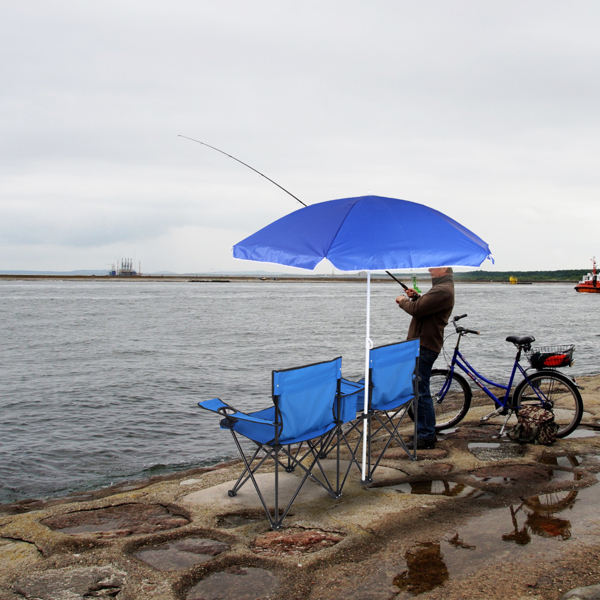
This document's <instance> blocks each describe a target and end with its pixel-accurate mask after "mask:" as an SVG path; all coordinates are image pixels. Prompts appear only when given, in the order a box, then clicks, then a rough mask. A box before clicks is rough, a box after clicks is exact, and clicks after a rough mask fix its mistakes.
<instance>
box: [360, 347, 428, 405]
mask: <svg viewBox="0 0 600 600" xmlns="http://www.w3.org/2000/svg"><path fill="white" fill-rule="evenodd" d="M418 357H419V340H418V339H416V340H408V341H406V342H400V343H397V344H388V345H387V346H379V347H378V348H373V349H372V350H371V352H370V354H369V367H370V370H371V408H372V409H374V410H388V409H390V408H394V407H395V406H400V405H402V404H404V403H405V402H408V401H409V400H411V399H412V398H413V397H414V393H415V388H414V384H415V375H416V370H417V359H418Z"/></svg>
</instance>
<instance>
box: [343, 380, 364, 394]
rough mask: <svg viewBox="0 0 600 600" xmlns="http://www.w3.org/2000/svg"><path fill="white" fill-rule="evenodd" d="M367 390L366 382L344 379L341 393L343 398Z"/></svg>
mask: <svg viewBox="0 0 600 600" xmlns="http://www.w3.org/2000/svg"><path fill="white" fill-rule="evenodd" d="M364 389H365V382H364V381H350V380H349V379H344V378H342V382H341V386H340V393H341V395H342V397H344V396H351V395H352V394H357V393H358V392H362V391H363V390H364Z"/></svg>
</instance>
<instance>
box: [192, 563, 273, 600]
mask: <svg viewBox="0 0 600 600" xmlns="http://www.w3.org/2000/svg"><path fill="white" fill-rule="evenodd" d="M277 584H278V581H277V578H276V577H275V575H273V573H271V572H270V571H267V570H265V569H256V568H254V567H230V568H228V569H225V570H224V571H221V572H220V573H214V574H213V575H209V576H208V577H207V578H206V579H203V580H202V581H200V582H199V583H197V584H196V585H195V586H194V587H193V588H192V589H191V590H190V591H189V592H188V594H187V596H186V600H263V599H266V598H269V597H270V595H271V594H272V593H273V592H274V591H275V589H276V588H277Z"/></svg>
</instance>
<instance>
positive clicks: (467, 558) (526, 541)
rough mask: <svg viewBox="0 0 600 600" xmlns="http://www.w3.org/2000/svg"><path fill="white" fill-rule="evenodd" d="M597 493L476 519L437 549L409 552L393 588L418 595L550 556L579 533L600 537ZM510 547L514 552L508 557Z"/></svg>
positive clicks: (551, 498) (549, 497) (558, 496)
mask: <svg viewBox="0 0 600 600" xmlns="http://www.w3.org/2000/svg"><path fill="white" fill-rule="evenodd" d="M598 489H600V484H596V485H595V486H592V487H590V488H587V489H585V490H582V491H575V490H572V491H563V492H555V493H551V494H543V495H539V496H532V497H530V498H527V499H526V500H523V502H521V503H520V504H518V505H513V506H509V507H505V508H498V509H493V510H491V511H488V512H487V513H485V514H484V515H482V516H480V517H475V518H474V519H471V520H470V521H468V522H467V523H466V524H465V525H464V526H463V527H460V528H459V529H458V530H457V531H455V532H452V533H451V534H449V535H448V537H446V538H445V539H442V540H440V541H439V542H438V543H421V544H417V545H416V546H413V547H411V548H409V550H408V551H407V552H406V554H405V560H406V565H407V568H406V570H404V571H402V572H401V573H400V574H398V575H396V576H395V577H394V579H393V584H394V586H396V587H397V588H400V590H402V591H404V592H408V593H410V594H411V595H418V594H422V593H424V592H428V591H430V590H432V589H434V588H436V587H439V586H443V584H444V582H445V581H447V580H448V579H450V578H455V577H459V576H465V575H467V574H469V573H472V572H473V571H476V570H477V569H480V568H482V567H484V566H485V565H489V564H491V563H495V562H500V561H502V560H506V559H507V556H508V557H509V558H510V560H517V559H519V558H520V557H523V556H524V555H525V554H530V553H532V552H533V553H536V555H538V556H540V555H542V554H544V553H546V554H551V553H552V552H554V550H555V549H556V548H557V546H556V542H559V543H560V544H562V543H563V542H564V543H567V544H568V543H570V540H571V539H575V538H576V536H577V533H578V532H579V533H580V534H581V532H582V531H584V532H585V533H586V535H591V536H593V535H595V536H596V537H598V534H597V531H596V530H595V529H594V527H595V526H593V525H592V526H590V523H592V524H593V523H595V519H596V518H597V510H598ZM561 513H563V514H561ZM565 513H567V514H568V517H569V518H568V519H567V518H565V517H566V516H567V514H565ZM590 527H592V529H590ZM507 544H510V545H511V546H512V548H511V549H510V550H508V552H509V554H507V549H508V548H510V546H508V545H507ZM522 553H525V554H522Z"/></svg>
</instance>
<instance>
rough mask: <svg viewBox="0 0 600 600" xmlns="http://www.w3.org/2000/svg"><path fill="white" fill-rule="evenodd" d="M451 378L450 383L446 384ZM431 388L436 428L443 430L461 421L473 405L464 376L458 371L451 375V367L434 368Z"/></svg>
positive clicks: (469, 389)
mask: <svg viewBox="0 0 600 600" xmlns="http://www.w3.org/2000/svg"><path fill="white" fill-rule="evenodd" d="M450 377H452V378H451V379H450ZM449 379H450V381H449V382H448V383H449V385H448V386H446V382H447V381H448V380H449ZM429 389H430V390H431V398H432V400H433V409H434V411H435V428H436V430H437V431H442V430H443V429H448V428H449V427H453V426H454V425H456V424H457V423H460V421H462V420H463V418H464V416H465V415H466V414H467V411H468V410H469V407H470V406H471V395H472V394H471V388H470V387H469V384H468V383H467V382H466V380H465V379H464V377H461V376H460V375H458V374H457V373H452V375H451V374H450V370H449V369H433V371H431V381H430V384H429ZM444 390H445V392H444Z"/></svg>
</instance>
